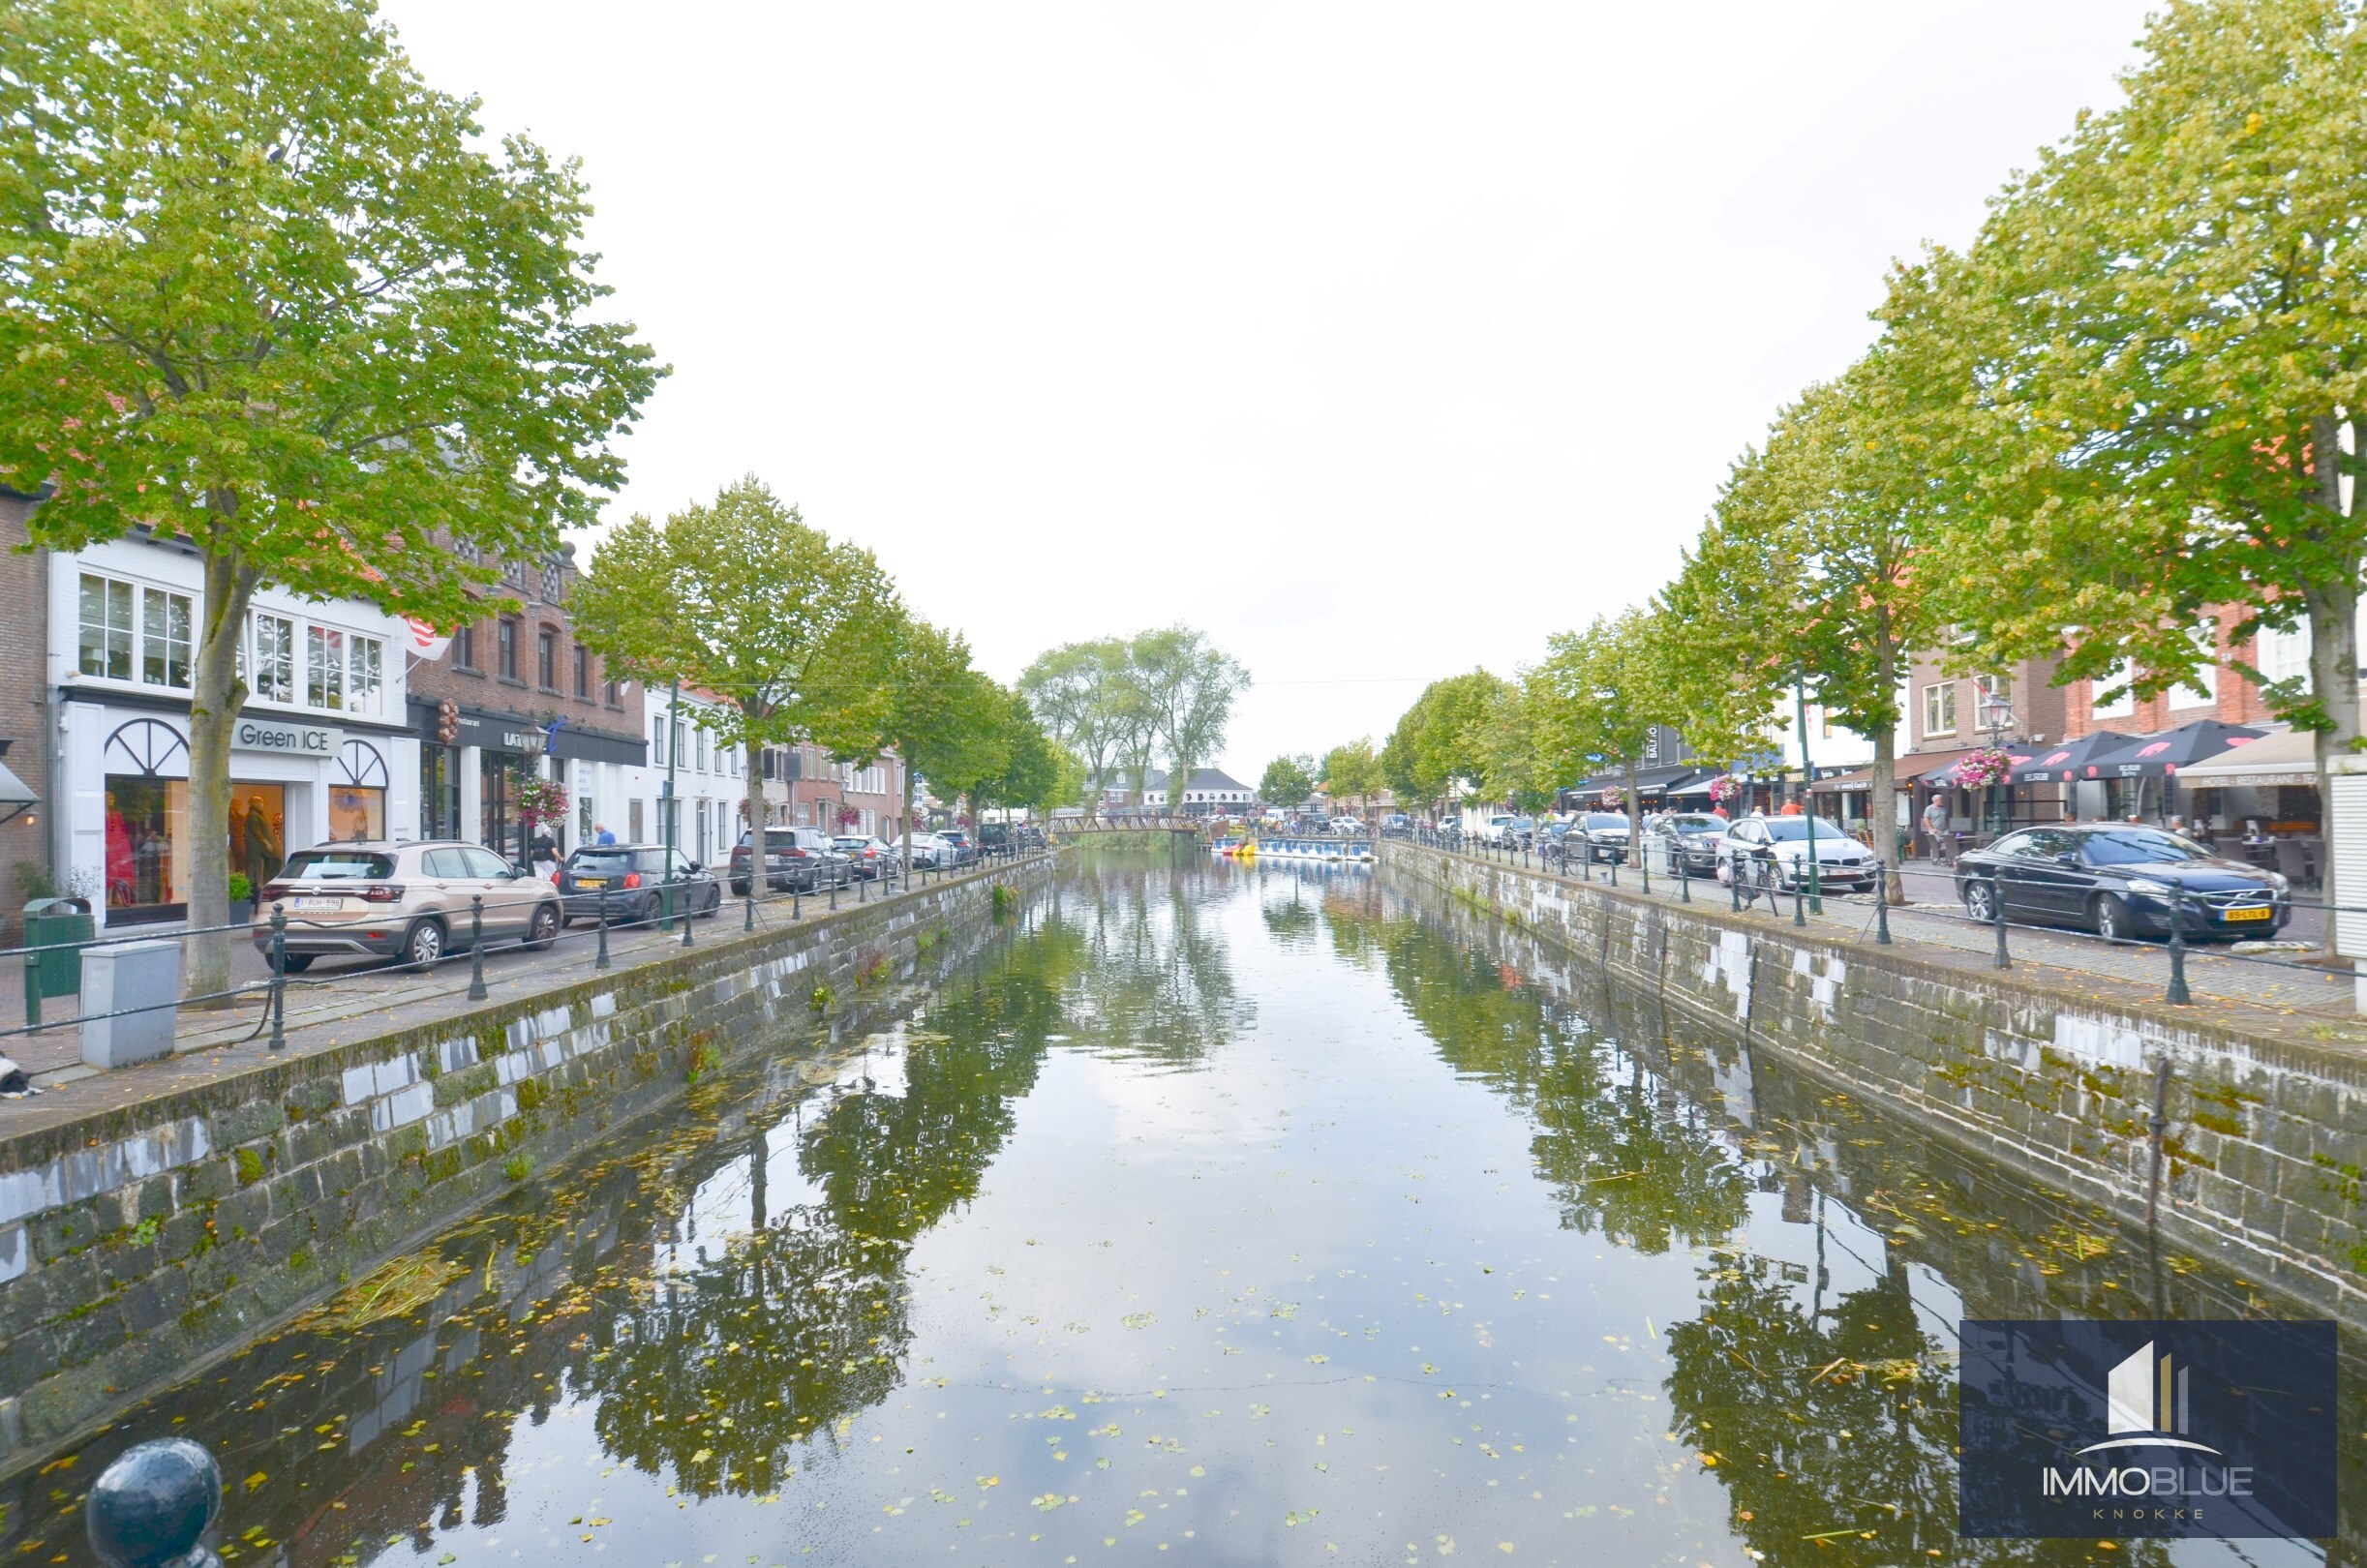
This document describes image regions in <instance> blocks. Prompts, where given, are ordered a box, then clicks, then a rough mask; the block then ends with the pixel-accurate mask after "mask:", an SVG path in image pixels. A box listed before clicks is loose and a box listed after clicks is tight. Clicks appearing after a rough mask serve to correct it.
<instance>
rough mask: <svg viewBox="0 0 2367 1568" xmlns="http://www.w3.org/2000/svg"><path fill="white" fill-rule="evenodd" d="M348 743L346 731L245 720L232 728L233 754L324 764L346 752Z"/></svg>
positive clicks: (281, 722)
mask: <svg viewBox="0 0 2367 1568" xmlns="http://www.w3.org/2000/svg"><path fill="white" fill-rule="evenodd" d="M345 743H346V737H345V732H344V731H343V730H333V729H330V728H329V727H328V726H326V725H322V724H290V723H288V722H286V721H285V720H281V719H256V718H242V719H240V720H239V721H238V722H237V723H236V724H234V725H232V726H231V727H230V749H231V750H232V751H262V752H269V753H272V754H274V755H277V756H282V757H311V758H316V759H319V760H320V761H323V762H325V761H327V760H328V759H329V758H331V757H334V756H336V755H337V754H338V753H339V752H340V751H342V750H344V749H345Z"/></svg>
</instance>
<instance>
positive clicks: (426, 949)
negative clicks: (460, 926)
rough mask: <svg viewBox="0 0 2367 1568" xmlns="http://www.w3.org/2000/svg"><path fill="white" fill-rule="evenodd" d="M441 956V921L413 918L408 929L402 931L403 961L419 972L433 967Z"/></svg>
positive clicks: (425, 971) (424, 971) (422, 972)
mask: <svg viewBox="0 0 2367 1568" xmlns="http://www.w3.org/2000/svg"><path fill="white" fill-rule="evenodd" d="M442 957H443V922H442V921H440V920H413V921H411V926H410V930H408V931H406V932H404V933H403V962H404V963H405V964H407V965H408V966H410V968H412V969H415V970H417V971H419V972H420V973H421V974H425V973H427V972H428V971H429V970H431V969H434V968H435V967H436V965H437V963H438V961H439V960H440V959H441V958H442Z"/></svg>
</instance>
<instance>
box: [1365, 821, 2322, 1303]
mask: <svg viewBox="0 0 2367 1568" xmlns="http://www.w3.org/2000/svg"><path fill="white" fill-rule="evenodd" d="M1381 876H1382V877H1383V878H1384V879H1387V880H1390V881H1397V882H1401V883H1403V884H1405V885H1407V886H1409V887H1413V888H1425V889H1429V890H1433V891H1434V892H1436V893H1437V894H1439V895H1441V896H1443V897H1445V898H1448V899H1451V900H1452V901H1454V902H1455V903H1457V904H1460V905H1462V906H1464V907H1465V908H1467V909H1469V910H1471V911H1472V912H1474V913H1476V914H1479V915H1482V916H1484V917H1486V918H1488V919H1491V920H1495V921H1498V922H1500V923H1502V924H1504V925H1507V926H1510V927H1512V928H1514V929H1516V930H1518V931H1520V932H1523V933H1526V934H1528V935H1531V936H1532V937H1534V938H1536V939H1538V940H1540V941H1542V942H1543V943H1545V944H1547V945H1549V946H1551V947H1553V948H1556V949H1558V950H1562V951H1563V952H1565V953H1568V954H1570V955H1573V956H1575V957H1577V958H1580V959H1583V960H1588V961H1590V962H1591V963H1592V965H1593V967H1594V968H1596V969H1598V970H1599V971H1600V972H1601V975H1602V977H1603V978H1604V979H1605V980H1609V981H1613V982H1617V984H1619V985H1621V986H1624V987H1629V988H1633V989H1635V990H1637V991H1639V992H1641V993H1644V994H1649V995H1651V996H1652V997H1653V998H1654V1000H1655V1003H1656V1004H1657V1005H1658V1006H1660V1007H1662V1008H1664V1009H1665V1010H1666V1014H1667V1016H1668V1017H1669V1018H1671V1019H1683V1020H1684V1021H1686V1022H1687V1023H1689V1024H1690V1025H1692V1026H1695V1027H1697V1028H1705V1029H1707V1030H1708V1031H1711V1032H1713V1033H1714V1034H1715V1036H1717V1037H1723V1038H1725V1039H1729V1040H1736V1041H1739V1042H1742V1043H1743V1044H1745V1045H1746V1046H1747V1047H1748V1049H1749V1050H1750V1051H1753V1052H1764V1053H1767V1054H1769V1055H1772V1056H1774V1057H1776V1058H1779V1059H1780V1060H1781V1061H1782V1062H1783V1063H1784V1064H1785V1065H1786V1066H1789V1067H1795V1068H1798V1069H1800V1070H1803V1071H1805V1072H1806V1073H1808V1074H1811V1075H1813V1076H1815V1077H1816V1078H1819V1079H1821V1080H1823V1081H1824V1082H1826V1083H1829V1084H1831V1085H1833V1086H1835V1087H1836V1088H1838V1089H1841V1090H1843V1091H1845V1092H1846V1093H1849V1094H1851V1095H1855V1096H1859V1097H1862V1098H1864V1099H1866V1100H1867V1101H1873V1102H1876V1103H1879V1104H1881V1105H1883V1106H1885V1107H1887V1108H1888V1109H1890V1110H1892V1111H1894V1112H1897V1113H1899V1114H1902V1115H1904V1116H1906V1117H1909V1118H1912V1119H1913V1121H1914V1124H1915V1125H1916V1126H1918V1127H1919V1128H1922V1129H1923V1130H1925V1131H1927V1132H1928V1133H1930V1134H1931V1135H1933V1136H1935V1137H1938V1138H1940V1139H1943V1140H1945V1141H1947V1142H1949V1143H1952V1144H1955V1145H1956V1146H1957V1147H1959V1148H1963V1149H1965V1150H1967V1151H1969V1152H1971V1153H1973V1154H1976V1155H1979V1156H1981V1157H1983V1158H1985V1159H1988V1160H1990V1161H1997V1162H1999V1163H2001V1164H2003V1165H2005V1166H2007V1167H2008V1168H2011V1169H2018V1170H2019V1171H2021V1172H2023V1173H2026V1174H2027V1175H2028V1176H2029V1177H2031V1178H2033V1179H2035V1180H2037V1181H2039V1182H2043V1183H2046V1184H2048V1185H2050V1186H2052V1187H2054V1188H2056V1189H2059V1190H2061V1191H2064V1192H2066V1193H2068V1194H2071V1195H2073V1196H2076V1197H2078V1198H2080V1199H2084V1200H2088V1201H2092V1202H2095V1203H2097V1204H2099V1205H2101V1206H2102V1207H2104V1208H2105V1209H2107V1210H2109V1211H2110V1212H2111V1213H2113V1214H2114V1215H2116V1216H2117V1217H2119V1218H2120V1219H2122V1220H2123V1221H2135V1222H2138V1223H2139V1224H2141V1223H2142V1221H2143V1219H2144V1215H2145V1209H2146V1200H2147V1192H2148V1187H2149V1184H2150V1182H2151V1175H2152V1170H2153V1165H2154V1150H2153V1139H2152V1137H2151V1135H2150V1131H2149V1123H2150V1120H2151V1118H2152V1115H2153V1098H2154V1081H2155V1070H2156V1069H2155V1064H2156V1062H2157V1061H2160V1060H2164V1059H2166V1060H2167V1061H2168V1062H2169V1064H2170V1080H2169V1085H2168V1094H2167V1099H2166V1105H2165V1109H2166V1116H2167V1121H2168V1128H2167V1131H2165V1132H2164V1134H2163V1137H2162V1140H2161V1152H2162V1158H2161V1171H2162V1177H2161V1187H2160V1208H2159V1215H2160V1218H2159V1221H2158V1223H2159V1229H2160V1233H2161V1236H2162V1238H2163V1240H2164V1241H2165V1242H2167V1243H2169V1244H2170V1245H2172V1246H2175V1247H2180V1248H2184V1249H2186V1250H2187V1251H2193V1252H2196V1253H2198V1254H2200V1255H2204V1256H2207V1257H2210V1258H2212V1259H2214V1260H2216V1261H2218V1262H2220V1263H2222V1264H2224V1265H2226V1266H2228V1267H2230V1268H2232V1269H2233V1270H2235V1271H2236V1272H2237V1273H2238V1274H2240V1275H2242V1276H2244V1277H2245V1278H2246V1279H2247V1280H2249V1281H2250V1282H2255V1283H2258V1284H2260V1285H2261V1286H2263V1287H2264V1288H2265V1289H2267V1290H2269V1291H2272V1292H2274V1293H2275V1294H2277V1295H2279V1296H2282V1297H2284V1298H2286V1299H2287V1300H2289V1301H2291V1303H2294V1304H2296V1305H2298V1306H2300V1307H2303V1308H2306V1309H2308V1310H2309V1311H2311V1312H2320V1313H2323V1314H2326V1315H2330V1316H2335V1317H2338V1318H2341V1319H2343V1320H2344V1321H2346V1322H2348V1323H2351V1324H2353V1325H2360V1324H2367V1232H2363V1231H2362V1228H2361V1221H2362V1220H2367V1178H2363V1177H2362V1172H2363V1171H2367V1056H2362V1055H2361V1054H2360V1053H2358V1052H2356V1051H2353V1050H2349V1049H2345V1048H2342V1047H2339V1046H2335V1045H2325V1046H2318V1045H2315V1044H2309V1043H2295V1042H2292V1041H2290V1040H2265V1039H2256V1038H2252V1037H2248V1036H2246V1035H2245V1034H2243V1033H2242V1032H2241V1031H2240V1030H2237V1029H2234V1028H2231V1027H2228V1026H2226V1025H2223V1024H2219V1023H2216V1022H2213V1021H2209V1020H2206V1019H2203V1018H2200V1017H2198V1016H2195V1015H2192V1014H2184V1013H2182V1010H2179V1009H2174V1008H2170V1007H2168V1006H2167V1005H2164V1006H2161V1007H2158V1008H2148V1007H2117V1006H2113V1005H2111V1004H2109V1003H2105V1002H2100V1001H2098V1000H2097V999H2096V998H2094V997H2092V996H2082V995H2079V994H2078V993H2075V992H2071V991H2068V990H2061V989H2054V988H2050V987H2049V986H2048V985H2046V984H2043V983H2039V982H2035V981H2033V980H2027V979H2024V978H2021V977H2020V975H2019V974H2018V972H2016V971H2012V970H2005V971H1998V972H1995V973H1994V974H1992V975H1982V974H1980V973H1978V972H1967V971H1965V970H1963V969H1960V968H1955V967H1952V966H1949V965H1944V964H1940V963H1936V962H1930V961H1927V960H1924V959H1920V958H1918V957H1917V956H1916V954H1915V951H1914V949H1913V947H1912V945H1911V944H1902V945H1899V946H1895V947H1888V948H1885V947H1879V946H1875V945H1873V944H1871V943H1870V942H1868V943H1850V942H1841V941H1836V940H1832V939H1829V938H1822V937H1819V936H1817V935H1815V934H1813V933H1812V932H1808V931H1795V930H1794V929H1793V928H1791V927H1790V926H1788V925H1781V924H1778V923H1776V922H1775V921H1773V920H1765V919H1758V920H1754V919H1752V918H1750V917H1748V916H1743V917H1736V916H1733V915H1730V914H1729V913H1728V912H1727V911H1726V910H1725V909H1724V908H1723V907H1722V904H1712V903H1710V902H1709V901H1707V900H1706V899H1705V900H1704V901H1703V902H1701V903H1696V904H1692V905H1689V906H1688V905H1671V904H1669V903H1667V902H1666V901H1665V900H1661V899H1651V900H1647V899H1645V898H1643V897H1641V896H1638V895H1636V894H1632V893H1623V892H1621V891H1619V890H1615V889H1612V888H1609V887H1606V886H1604V885H1603V884H1600V883H1571V882H1565V881H1563V880H1562V879H1560V878H1557V877H1552V876H1548V875H1546V874H1544V873H1542V872H1537V871H1528V870H1524V869H1522V868H1520V867H1518V866H1513V865H1505V864H1502V863H1499V862H1495V861H1491V860H1484V859H1473V858H1471V857H1467V856H1461V855H1450V854H1447V853H1444V852H1441V851H1438V850H1432V849H1427V848H1424V847H1422V846H1419V845H1414V844H1409V843H1405V842H1402V841H1396V840H1391V841H1387V842H1385V843H1384V844H1383V846H1382V848H1381ZM1716 892H1717V893H1718V895H1719V896H1720V897H1721V898H1722V896H1723V890H1722V889H1719V890H1716Z"/></svg>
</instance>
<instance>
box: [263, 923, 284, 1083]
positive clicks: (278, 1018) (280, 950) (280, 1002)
mask: <svg viewBox="0 0 2367 1568" xmlns="http://www.w3.org/2000/svg"><path fill="white" fill-rule="evenodd" d="M267 1005H268V1006H269V1007H270V1009H271V1048H272V1049H273V1050H275V1051H276V1050H278V1049H279V1048H280V1047H281V1046H283V1045H285V1044H287V1043H288V906H287V905H285V904H273V905H272V906H271V1000H270V1002H269V1003H268V1004H267Z"/></svg>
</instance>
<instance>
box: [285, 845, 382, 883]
mask: <svg viewBox="0 0 2367 1568" xmlns="http://www.w3.org/2000/svg"><path fill="white" fill-rule="evenodd" d="M393 875H394V857H393V856H391V855H372V854H367V853H365V852H363V851H361V850H328V849H319V850H299V851H298V852H297V853H295V854H293V855H291V856H289V857H288V863H287V864H286V865H284V866H282V867H280V877H281V878H282V879H283V880H286V881H289V882H383V881H385V880H386V879H387V878H388V877H391V876H393Z"/></svg>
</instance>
